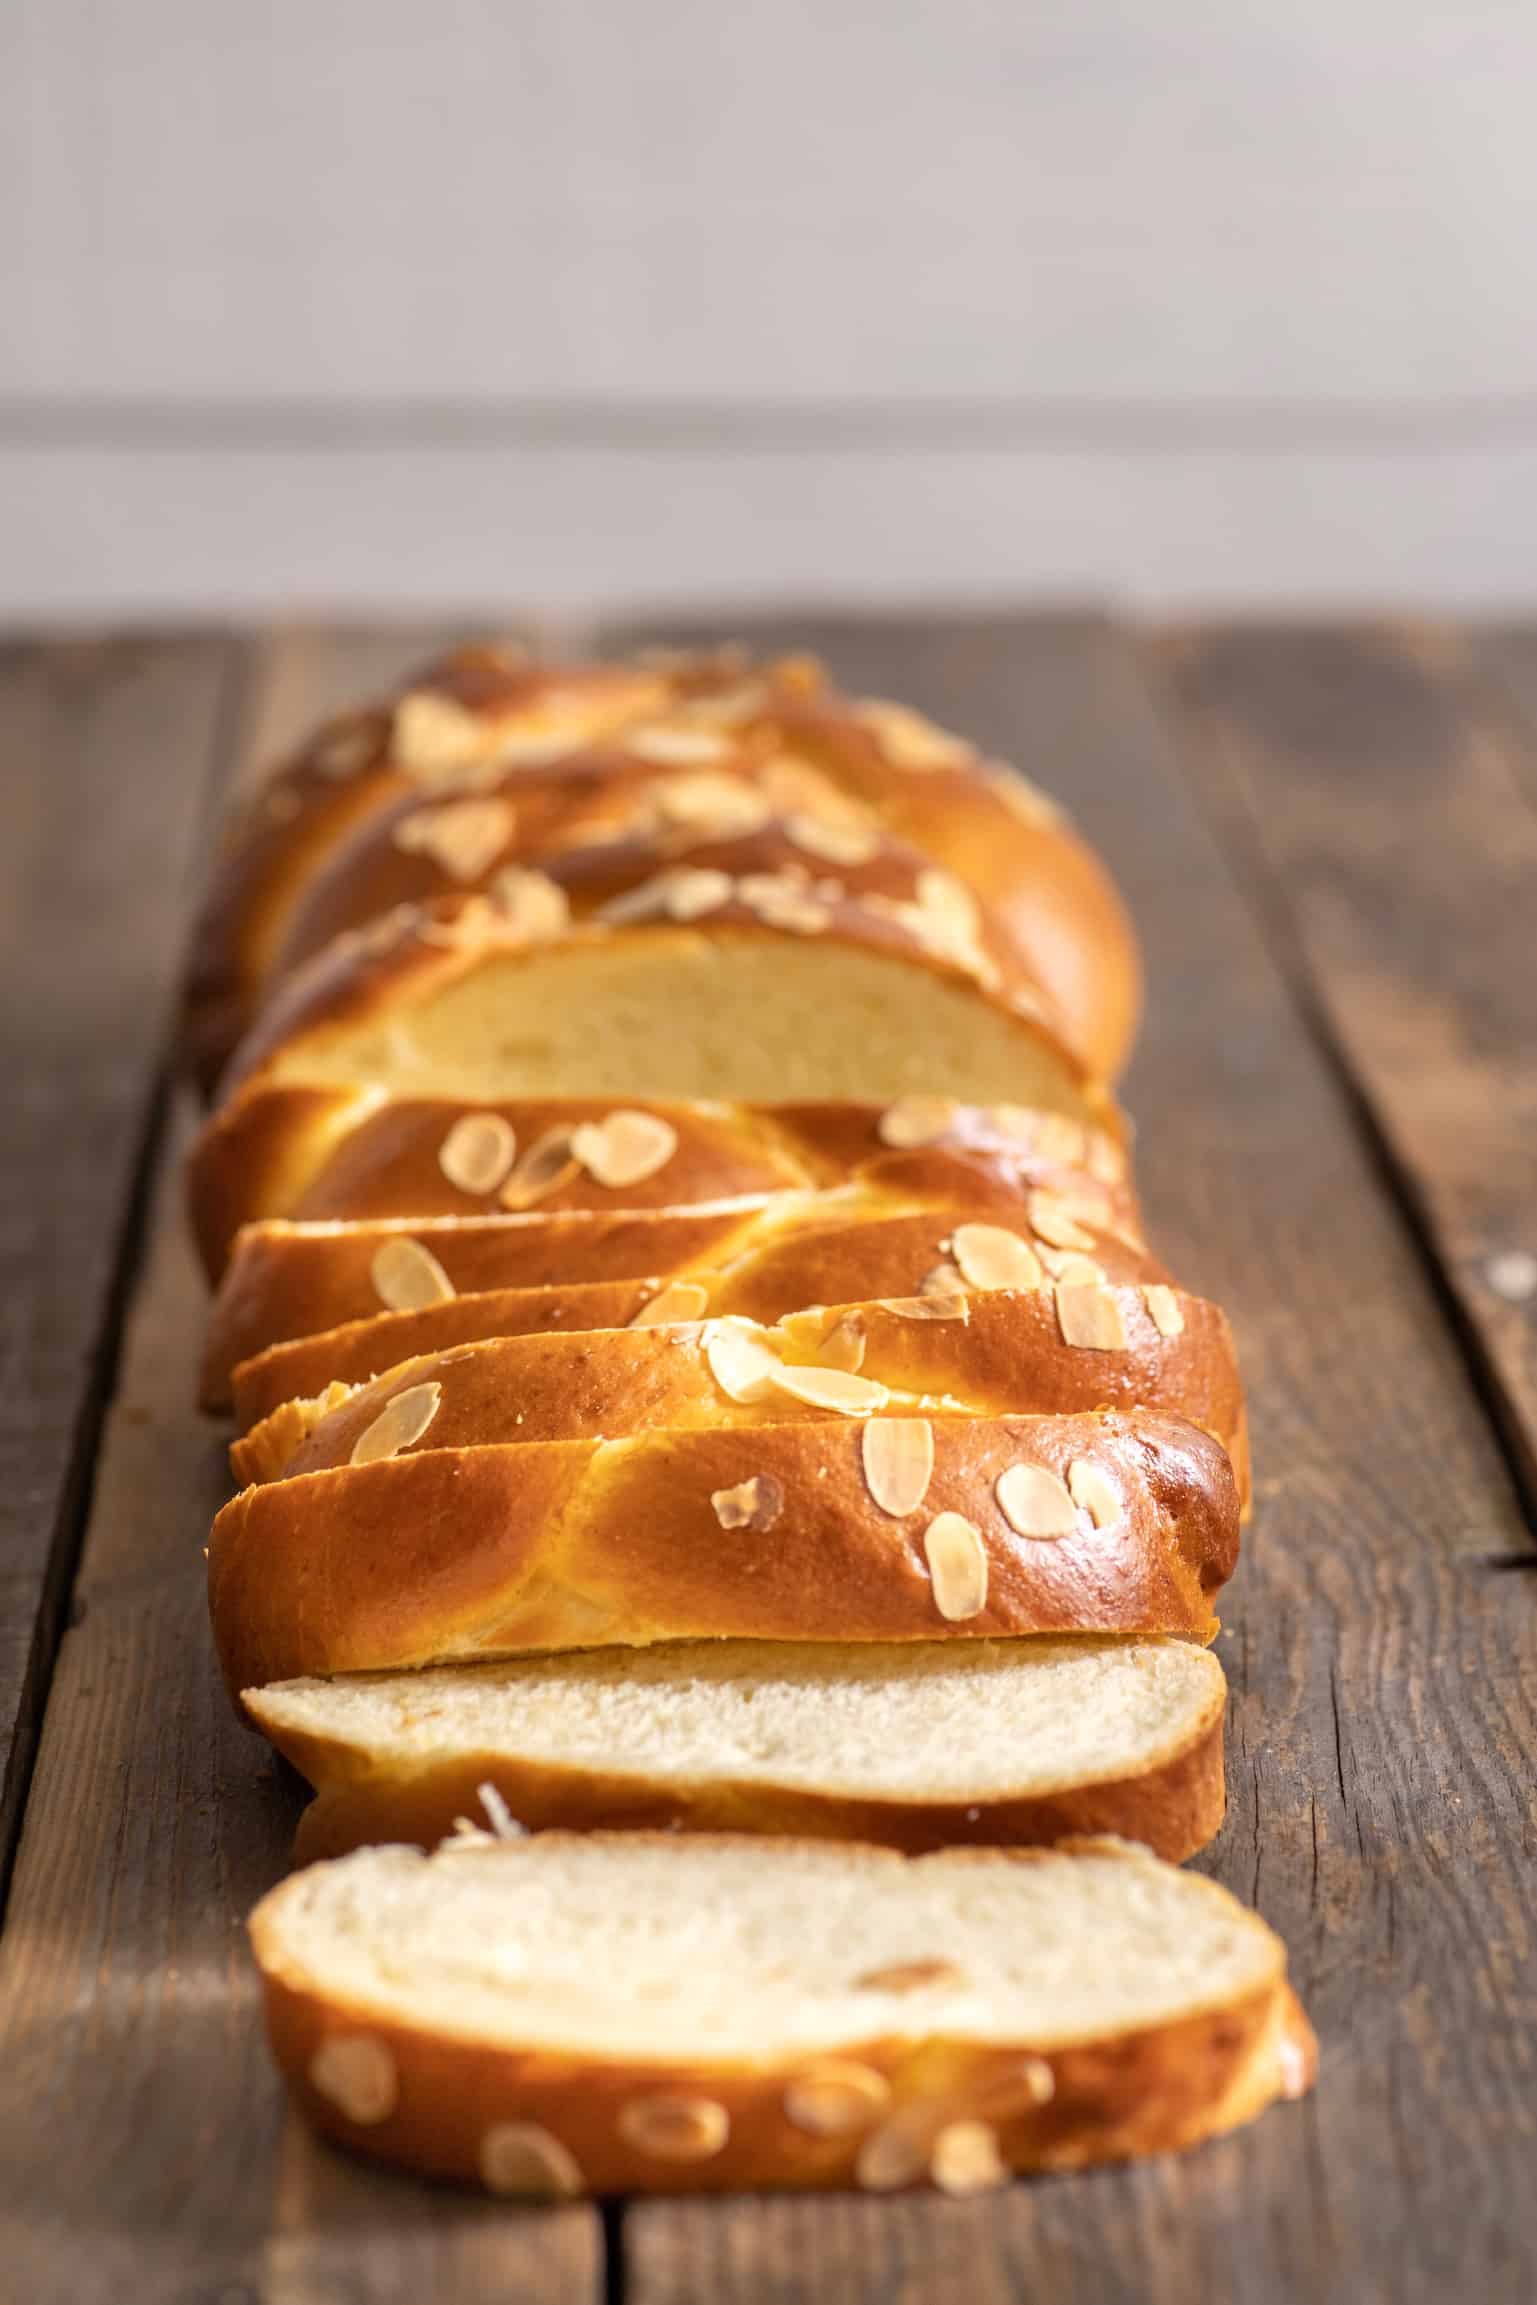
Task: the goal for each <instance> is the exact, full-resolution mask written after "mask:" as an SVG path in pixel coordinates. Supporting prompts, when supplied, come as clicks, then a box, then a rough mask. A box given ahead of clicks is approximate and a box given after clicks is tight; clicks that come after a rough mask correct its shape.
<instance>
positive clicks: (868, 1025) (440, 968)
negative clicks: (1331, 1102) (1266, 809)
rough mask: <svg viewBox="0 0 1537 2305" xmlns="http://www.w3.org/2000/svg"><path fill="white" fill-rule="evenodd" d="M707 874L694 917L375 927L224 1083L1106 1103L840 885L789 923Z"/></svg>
mask: <svg viewBox="0 0 1537 2305" xmlns="http://www.w3.org/2000/svg"><path fill="white" fill-rule="evenodd" d="M722 881H723V883H724V885H723V887H722V888H721V889H720V890H718V891H716V890H712V892H711V894H712V898H713V902H712V904H711V905H710V906H709V907H707V908H704V909H703V910H702V911H701V912H700V913H699V916H698V925H689V926H681V925H678V924H677V923H676V922H674V921H672V920H669V919H666V918H663V919H661V920H657V919H653V918H649V917H648V918H645V919H639V920H632V919H625V920H622V921H621V920H613V921H611V922H609V923H607V924H606V925H603V926H597V925H588V926H585V927H581V928H572V929H570V930H568V931H566V932H564V933H559V932H558V930H557V929H556V920H557V919H558V915H557V916H555V918H553V919H551V920H550V921H548V922H546V921H544V920H541V919H532V918H529V917H527V916H526V915H525V914H524V913H522V912H521V911H520V912H518V913H515V914H513V915H512V916H510V917H509V916H508V915H507V914H506V913H504V912H501V911H499V910H498V909H497V908H496V907H494V906H490V905H487V904H485V903H484V902H483V901H482V900H476V899H470V900H468V902H467V903H466V904H465V905H463V906H460V907H458V908H453V907H448V908H443V909H441V910H440V911H438V912H435V913H426V912H407V913H406V914H405V915H403V916H401V917H400V918H398V919H395V918H391V919H388V920H385V921H383V922H380V923H378V924H376V927H375V929H372V930H369V931H368V932H367V933H366V935H365V936H362V937H360V938H358V939H355V940H349V939H345V938H344V939H342V940H340V941H339V942H338V943H337V944H335V945H332V946H330V947H329V948H328V950H327V951H326V953H324V954H322V955H321V957H320V958H319V959H318V960H317V961H316V962H315V963H314V964H313V965H312V966H311V967H310V968H307V969H304V970H302V971H301V972H300V973H299V975H298V976H296V977H294V978H292V979H290V980H289V982H288V983H287V984H285V985H284V986H282V987H281V988H280V989H279V991H278V992H277V994H276V996H275V997H274V999H273V1000H272V1002H271V1003H270V1005H269V1006H268V1008H267V1009H266V1010H265V1011H264V1013H263V1015H262V1018H261V1020H260V1022H259V1023H258V1024H257V1025H256V1027H255V1028H254V1030H253V1031H252V1032H251V1034H250V1035H249V1036H248V1038H247V1039H246V1041H245V1042H244V1043H243V1044H242V1047H241V1049H240V1052H239V1054H238V1055H237V1057H236V1059H235V1062H234V1064H233V1065H232V1067H231V1069H230V1074H229V1086H230V1089H231V1090H232V1091H233V1090H234V1089H236V1088H238V1087H240V1086H242V1085H244V1084H250V1083H268V1084H271V1085H274V1086H278V1085H283V1084H298V1085H311V1084H318V1085H321V1086H327V1087H343V1088H345V1087H357V1088H362V1089H366V1090H369V1091H371V1092H373V1093H374V1094H376V1095H377V1094H380V1093H382V1092H386V1091H387V1092H389V1093H390V1094H393V1095H396V1096H426V1097H466V1098H471V1099H474V1100H477V1101H491V1102H494V1101H496V1100H497V1099H500V1098H504V1097H557V1096H603V1097H607V1098H609V1099H610V1100H611V1102H612V1103H614V1104H619V1103H623V1102H626V1101H632V1100H634V1099H636V1098H647V1097H663V1098H668V1099H674V1098H681V1099H687V1098H704V1099H710V1098H731V1099H739V1100H742V1101H745V1102H772V1101H775V1100H790V1101H797V1100H802V1101H804V1100H813V1099H849V1100H853V1101H855V1102H866V1103H875V1104H890V1103H892V1102H893V1101H895V1100H896V1099H897V1098H899V1097H902V1096H904V1095H908V1094H911V1093H914V1092H921V1093H922V1094H924V1095H926V1096H940V1097H951V1098H955V1099H957V1100H959V1101H961V1102H970V1103H976V1104H996V1103H1000V1102H1005V1103H1014V1104H1024V1105H1032V1106H1036V1107H1038V1108H1041V1109H1043V1110H1046V1111H1049V1112H1058V1113H1066V1114H1067V1115H1068V1117H1069V1118H1070V1119H1073V1120H1076V1121H1080V1122H1095V1123H1099V1122H1101V1121H1102V1120H1108V1118H1109V1117H1110V1107H1109V1104H1108V1100H1107V1098H1106V1096H1105V1094H1104V1091H1103V1089H1102V1088H1101V1087H1099V1085H1098V1084H1097V1083H1096V1082H1095V1081H1093V1080H1092V1079H1091V1078H1090V1077H1089V1076H1088V1075H1087V1074H1086V1072H1085V1071H1084V1068H1083V1067H1082V1065H1081V1064H1080V1063H1079V1062H1078V1061H1077V1060H1076V1059H1075V1058H1074V1057H1073V1056H1072V1055H1071V1054H1070V1053H1069V1051H1068V1050H1067V1049H1066V1048H1065V1046H1064V1045H1063V1043H1062V1042H1061V1040H1060V1039H1059V1038H1058V1037H1057V1036H1056V1034H1055V1033H1054V1032H1053V1030H1052V1029H1051V1026H1050V1024H1049V1023H1048V1022H1044V1021H1042V1013H1041V1009H1040V1006H1039V1004H1038V1003H1034V1002H1027V1001H1024V1000H1022V999H1020V998H1018V997H1016V996H1013V995H1011V996H1009V997H1007V998H1006V997H1005V996H1004V995H1003V994H1001V993H998V992H994V991H991V990H989V989H987V988H986V987H985V986H984V985H983V984H982V983H981V982H980V981H979V979H978V977H977V975H976V973H975V971H974V970H973V969H972V968H970V967H968V966H964V965H962V964H961V962H959V961H957V960H954V959H951V958H949V957H941V956H940V955H939V954H938V953H936V952H935V951H934V950H932V949H931V948H930V946H929V944H928V943H927V942H926V941H925V940H924V939H923V938H922V937H921V936H920V935H919V934H918V933H917V932H916V931H915V930H914V929H912V928H910V927H908V926H907V925H905V924H904V923H903V922H901V921H898V920H894V919H892V918H890V917H888V916H887V915H886V914H884V913H880V914H877V913H874V912H872V911H871V910H870V909H869V908H868V907H864V906H861V905H859V904H857V903H855V902H854V901H853V900H852V899H846V898H845V899H836V898H831V897H829V898H828V899H826V900H825V901H823V900H821V899H816V900H810V899H807V900H804V901H805V906H806V909H805V912H804V914H800V915H798V916H797V919H798V925H794V926H792V925H791V924H790V922H789V920H788V919H786V918H785V917H783V916H782V915H781V914H780V913H779V912H778V911H777V910H776V911H775V912H774V913H773V914H772V915H770V914H768V913H763V912H760V911H759V910H756V909H754V907H753V905H752V904H751V903H750V902H749V901H748V900H747V898H746V897H745V896H742V895H741V894H740V893H738V892H737V891H736V890H735V889H734V888H733V887H732V884H730V883H729V882H725V881H724V876H722ZM689 919H690V921H693V920H694V919H695V909H694V908H693V907H692V906H691V907H690V912H689ZM552 930H554V931H555V933H552Z"/></svg>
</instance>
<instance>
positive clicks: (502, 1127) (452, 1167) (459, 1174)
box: [438, 1112, 518, 1193]
mask: <svg viewBox="0 0 1537 2305" xmlns="http://www.w3.org/2000/svg"><path fill="white" fill-rule="evenodd" d="M517 1149H518V1140H517V1137H516V1135H515V1134H514V1132H513V1127H512V1123H511V1122H510V1121H509V1120H506V1119H505V1118H504V1117H503V1116H502V1114H501V1113H499V1112H467V1113H465V1114H464V1115H463V1116H462V1117H461V1118H460V1119H459V1120H456V1121H455V1123H454V1125H453V1127H452V1128H451V1129H450V1130H449V1132H448V1134H447V1136H446V1137H445V1138H444V1139H443V1142H442V1143H441V1144H440V1145H439V1147H438V1167H439V1168H440V1169H441V1170H442V1171H443V1174H444V1175H445V1176H446V1177H447V1179H448V1181H449V1183H450V1184H451V1185H454V1186H455V1187H456V1188H457V1189H458V1190H459V1191H460V1192H462V1193H494V1192H495V1190H496V1188H497V1186H498V1185H499V1184H500V1183H501V1182H502V1180H503V1178H504V1177H505V1176H506V1175H507V1172H508V1170H509V1169H510V1168H511V1167H512V1163H513V1156H514V1155H515V1154H516V1152H517Z"/></svg>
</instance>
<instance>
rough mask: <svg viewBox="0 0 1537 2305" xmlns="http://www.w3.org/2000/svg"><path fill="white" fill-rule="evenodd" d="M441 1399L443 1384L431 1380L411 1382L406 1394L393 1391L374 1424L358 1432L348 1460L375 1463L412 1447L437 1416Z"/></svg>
mask: <svg viewBox="0 0 1537 2305" xmlns="http://www.w3.org/2000/svg"><path fill="white" fill-rule="evenodd" d="M442 1399H443V1387H442V1386H441V1385H440V1384H436V1383H431V1382H429V1383H427V1384H421V1385H408V1386H407V1387H406V1389H405V1391H404V1392H403V1393H395V1394H393V1395H392V1396H391V1398H390V1399H389V1400H387V1401H386V1402H385V1404H384V1406H383V1408H382V1409H381V1410H380V1411H379V1414H378V1415H377V1416H376V1417H375V1418H374V1420H373V1422H372V1424H370V1425H366V1426H365V1427H364V1429H363V1431H362V1432H360V1433H359V1435H358V1437H357V1439H356V1440H355V1441H354V1442H353V1444H352V1454H351V1456H350V1457H349V1458H348V1459H347V1462H348V1463H349V1464H351V1465H376V1464H381V1463H383V1461H384V1460H385V1458H387V1457H398V1456H399V1454H400V1452H401V1450H402V1449H409V1448H411V1447H412V1446H413V1445H414V1444H415V1443H416V1442H417V1441H419V1440H420V1439H421V1437H422V1435H423V1433H424V1432H425V1431H426V1430H427V1427H428V1426H429V1425H430V1424H431V1422H432V1420H433V1418H434V1417H435V1416H436V1415H437V1413H438V1409H439V1406H440V1404H441V1402H442Z"/></svg>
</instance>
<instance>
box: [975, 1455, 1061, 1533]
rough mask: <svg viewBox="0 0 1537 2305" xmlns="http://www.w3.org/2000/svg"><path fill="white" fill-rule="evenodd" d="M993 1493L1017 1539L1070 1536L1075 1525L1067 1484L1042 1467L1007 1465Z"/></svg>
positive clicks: (994, 1484)
mask: <svg viewBox="0 0 1537 2305" xmlns="http://www.w3.org/2000/svg"><path fill="white" fill-rule="evenodd" d="M993 1494H994V1496H995V1497H996V1498H997V1499H998V1504H999V1509H1000V1510H1001V1512H1002V1514H1003V1517H1004V1519H1005V1520H1006V1521H1007V1522H1008V1524H1009V1527H1010V1528H1011V1529H1013V1530H1014V1531H1015V1533H1016V1534H1017V1535H1018V1536H1021V1537H1039V1538H1040V1539H1042V1540H1043V1541H1046V1540H1050V1539H1055V1538H1057V1537H1070V1536H1071V1535H1072V1534H1073V1532H1074V1530H1075V1529H1076V1528H1077V1526H1078V1515H1077V1512H1076V1510H1075V1508H1074V1505H1073V1500H1072V1496H1071V1494H1070V1493H1069V1491H1068V1486H1067V1483H1066V1482H1065V1481H1064V1480H1062V1479H1061V1478H1060V1476H1059V1475H1058V1474H1056V1473H1053V1472H1049V1471H1048V1470H1047V1468H1046V1466H1045V1465H1010V1466H1008V1467H1007V1468H1006V1470H1005V1471H1003V1472H1001V1473H1000V1474H999V1475H998V1478H997V1480H996V1481H995V1482H994V1483H993Z"/></svg>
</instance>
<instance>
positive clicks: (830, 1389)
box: [772, 1361, 890, 1417]
mask: <svg viewBox="0 0 1537 2305" xmlns="http://www.w3.org/2000/svg"><path fill="white" fill-rule="evenodd" d="M772 1381H773V1388H774V1390H775V1392H777V1393H784V1394H785V1395H786V1396H787V1397H788V1398H789V1399H790V1400H792V1401H802V1402H804V1403H805V1405H806V1407H807V1408H810V1409H830V1410H832V1412H833V1413H834V1415H835V1416H840V1417H868V1416H872V1415H873V1414H874V1413H875V1411H876V1410H877V1409H879V1408H881V1407H883V1406H884V1404H885V1403H886V1401H887V1400H889V1398H890V1395H889V1394H888V1392H887V1390H886V1387H885V1386H884V1385H878V1384H877V1383H876V1382H875V1380H874V1379H873V1378H872V1377H856V1376H851V1375H850V1373H849V1372H848V1370H847V1369H825V1368H820V1367H815V1366H813V1367H810V1368H806V1367H796V1366H795V1365H794V1364H793V1363H788V1362H785V1361H776V1362H775V1363H774V1375H773V1380H772Z"/></svg>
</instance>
